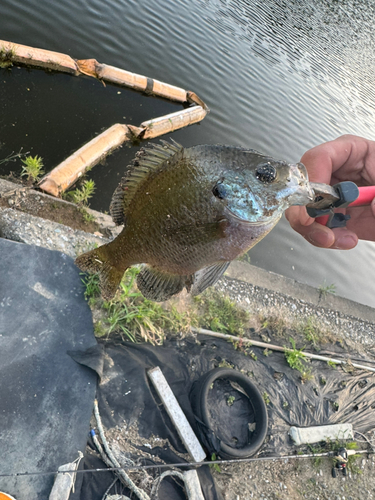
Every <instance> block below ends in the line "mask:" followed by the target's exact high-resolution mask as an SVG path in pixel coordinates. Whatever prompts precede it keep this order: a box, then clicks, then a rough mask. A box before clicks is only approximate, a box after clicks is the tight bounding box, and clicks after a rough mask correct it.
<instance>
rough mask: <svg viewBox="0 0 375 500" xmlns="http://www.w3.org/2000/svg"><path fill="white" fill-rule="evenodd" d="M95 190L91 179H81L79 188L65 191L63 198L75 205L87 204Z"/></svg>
mask: <svg viewBox="0 0 375 500" xmlns="http://www.w3.org/2000/svg"><path fill="white" fill-rule="evenodd" d="M94 192H95V182H94V181H93V180H91V179H87V180H85V181H83V183H82V187H81V189H79V188H77V189H74V190H73V191H69V192H68V193H66V195H65V198H66V199H68V200H70V201H72V202H73V203H76V204H77V205H82V206H87V204H88V201H89V199H90V198H92V196H93V194H94Z"/></svg>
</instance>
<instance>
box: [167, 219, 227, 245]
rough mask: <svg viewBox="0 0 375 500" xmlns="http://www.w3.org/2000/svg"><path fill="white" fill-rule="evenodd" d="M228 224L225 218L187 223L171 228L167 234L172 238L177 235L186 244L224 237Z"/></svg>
mask: <svg viewBox="0 0 375 500" xmlns="http://www.w3.org/2000/svg"><path fill="white" fill-rule="evenodd" d="M228 224H229V222H228V220H227V219H220V220H218V221H215V222H203V223H197V224H189V225H186V226H179V227H174V228H171V229H169V230H168V232H167V235H168V236H173V239H176V237H177V238H178V239H181V241H182V242H183V243H186V244H188V243H194V242H197V241H204V242H209V241H216V240H218V239H221V238H225V229H226V228H227V226H228Z"/></svg>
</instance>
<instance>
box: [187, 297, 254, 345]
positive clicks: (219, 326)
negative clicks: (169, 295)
mask: <svg viewBox="0 0 375 500" xmlns="http://www.w3.org/2000/svg"><path fill="white" fill-rule="evenodd" d="M194 301H195V304H196V305H197V306H198V312H199V316H198V317H199V320H198V321H199V326H201V327H203V328H209V329H210V330H213V331H216V332H223V333H230V334H236V335H243V334H244V332H245V328H246V326H247V325H248V322H249V318H250V315H249V313H248V312H247V311H245V310H244V309H241V308H240V307H238V306H237V305H236V304H235V303H234V302H232V301H231V300H230V299H229V298H228V297H224V296H223V295H221V294H220V293H219V292H217V291H216V290H214V289H209V290H207V291H206V292H204V293H203V294H202V295H200V296H198V297H195V298H194Z"/></svg>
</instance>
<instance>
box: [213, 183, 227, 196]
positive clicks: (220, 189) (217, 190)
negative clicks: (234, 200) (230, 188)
mask: <svg viewBox="0 0 375 500" xmlns="http://www.w3.org/2000/svg"><path fill="white" fill-rule="evenodd" d="M212 193H213V195H214V196H216V198H219V199H220V200H223V199H224V198H225V197H226V196H227V190H226V189H225V186H224V184H221V182H218V183H217V184H215V186H214V188H213V190H212Z"/></svg>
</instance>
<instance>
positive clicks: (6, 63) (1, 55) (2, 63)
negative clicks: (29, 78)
mask: <svg viewBox="0 0 375 500" xmlns="http://www.w3.org/2000/svg"><path fill="white" fill-rule="evenodd" d="M15 55H16V50H15V48H14V46H13V45H12V46H8V47H4V46H2V47H0V68H9V67H10V66H12V65H13V63H12V61H13V59H14V56H15Z"/></svg>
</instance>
